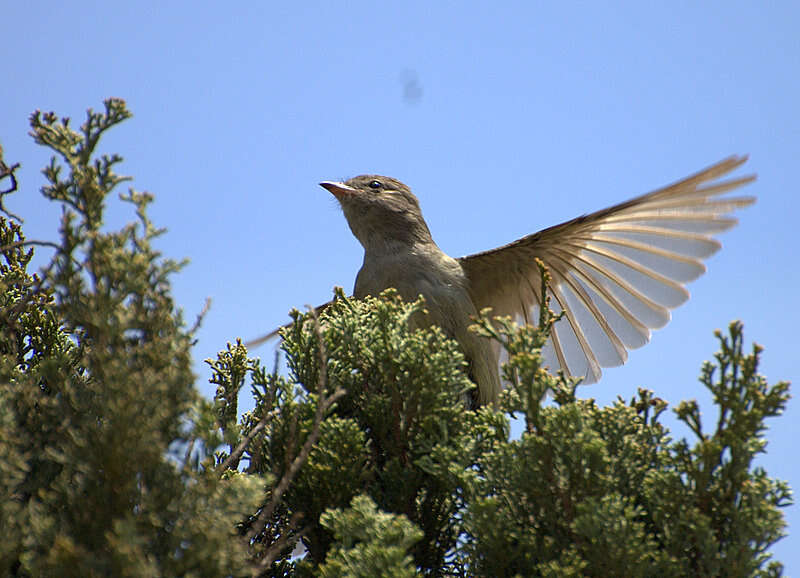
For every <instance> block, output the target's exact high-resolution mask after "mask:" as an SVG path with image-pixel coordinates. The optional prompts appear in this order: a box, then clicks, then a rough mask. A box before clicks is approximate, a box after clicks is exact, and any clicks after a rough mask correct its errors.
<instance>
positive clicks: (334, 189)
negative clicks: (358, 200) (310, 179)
mask: <svg viewBox="0 0 800 578" xmlns="http://www.w3.org/2000/svg"><path fill="white" fill-rule="evenodd" d="M319 186H320V187H322V188H324V189H328V191H330V192H331V194H333V196H334V197H336V198H337V199H339V198H342V197H350V196H352V195H355V194H357V193H358V191H357V190H356V189H354V188H353V187H348V186H347V185H345V184H344V183H337V182H334V181H322V182H321V183H320V184H319Z"/></svg>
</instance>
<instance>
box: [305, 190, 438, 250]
mask: <svg viewBox="0 0 800 578" xmlns="http://www.w3.org/2000/svg"><path fill="white" fill-rule="evenodd" d="M320 186H322V187H324V188H326V189H327V190H328V191H330V192H331V193H332V194H333V196H334V197H336V199H337V200H338V201H339V204H340V205H341V207H342V211H343V212H344V216H345V218H346V219H347V223H348V224H349V225H350V230H351V231H353V235H355V236H356V238H357V239H358V240H359V241H360V242H361V244H362V245H363V246H364V249H366V250H369V249H381V248H384V247H387V246H388V247H391V246H395V247H396V246H397V245H409V246H410V245H414V244H415V243H420V242H422V243H427V242H430V241H431V240H432V239H431V233H430V230H428V225H427V224H426V223H425V219H423V217H422V211H421V210H420V208H419V201H418V200H417V197H415V196H414V194H413V193H412V192H411V189H409V188H408V187H407V186H406V185H404V184H403V183H401V182H400V181H398V180H397V179H393V178H391V177H382V176H380V175H361V176H358V177H354V178H352V179H350V180H348V181H345V182H343V183H340V182H332V181H324V182H321V183H320Z"/></svg>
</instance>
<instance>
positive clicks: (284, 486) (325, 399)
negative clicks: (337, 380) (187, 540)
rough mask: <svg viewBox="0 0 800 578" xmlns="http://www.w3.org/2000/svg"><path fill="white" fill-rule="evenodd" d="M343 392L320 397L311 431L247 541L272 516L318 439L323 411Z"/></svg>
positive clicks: (261, 528) (343, 392)
mask: <svg viewBox="0 0 800 578" xmlns="http://www.w3.org/2000/svg"><path fill="white" fill-rule="evenodd" d="M344 394H345V391H344V389H337V390H336V391H334V392H333V393H332V394H331V395H330V396H325V395H323V396H322V398H320V401H319V405H318V406H317V413H316V415H315V416H314V427H313V428H312V429H311V433H310V434H308V437H307V438H306V441H305V443H304V444H303V448H302V449H301V450H300V453H299V454H297V457H296V458H295V459H294V460H293V461H292V464H291V465H290V466H289V469H288V470H287V471H286V472H285V473H284V474H283V476H282V477H281V479H280V481H279V482H278V485H277V486H275V489H274V490H273V491H272V497H271V498H270V501H269V503H268V504H267V505H266V506H264V509H262V510H261V512H260V513H259V514H258V518H257V519H256V521H255V523H254V524H253V527H252V528H251V529H250V531H249V532H248V533H247V540H248V541H250V540H252V539H253V538H255V537H256V535H257V534H258V533H259V532H261V531H262V530H263V529H264V527H265V526H266V523H267V520H269V519H270V518H271V517H272V514H273V513H274V512H275V508H276V507H277V506H278V502H280V500H281V498H282V497H283V494H285V493H286V490H288V489H289V484H291V483H292V481H293V480H294V478H295V476H297V473H298V472H299V471H300V468H301V467H303V464H305V463H306V460H308V454H310V453H311V448H313V447H314V444H315V443H317V440H318V439H319V434H320V425H321V424H322V418H323V417H324V416H325V413H327V411H328V410H329V409H330V407H331V406H332V405H333V404H334V403H335V402H336V401H338V400H339V398H341V397H342V396H343V395H344Z"/></svg>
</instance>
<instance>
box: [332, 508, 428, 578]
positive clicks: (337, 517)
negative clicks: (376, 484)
mask: <svg viewBox="0 0 800 578" xmlns="http://www.w3.org/2000/svg"><path fill="white" fill-rule="evenodd" d="M320 522H321V523H322V525H323V526H324V527H325V528H327V529H328V530H330V531H331V533H332V534H333V538H334V540H335V545H334V546H333V547H332V548H331V551H330V553H329V554H328V556H327V558H326V559H325V563H324V564H322V565H321V566H320V568H319V574H320V576H323V577H325V578H338V577H344V576H353V577H355V576H358V577H363V578H372V577H373V576H392V577H396V578H403V577H411V576H416V569H415V568H414V565H413V560H412V559H411V556H409V555H408V554H407V552H408V551H409V550H410V549H411V546H412V545H413V544H414V543H415V542H417V541H418V540H419V539H420V538H422V532H420V531H419V530H418V529H417V528H416V527H415V526H414V525H413V524H412V523H411V522H409V521H408V519H407V518H406V517H405V516H402V515H397V514H386V513H384V512H381V511H379V510H378V509H377V508H376V507H375V502H373V501H372V500H371V499H369V498H368V497H366V496H356V497H355V498H353V504H352V507H351V508H350V509H348V510H344V511H342V510H339V509H334V510H329V511H327V512H325V513H324V514H323V515H322V517H321V518H320Z"/></svg>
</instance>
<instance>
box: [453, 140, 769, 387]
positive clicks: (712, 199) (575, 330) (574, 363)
mask: <svg viewBox="0 0 800 578" xmlns="http://www.w3.org/2000/svg"><path fill="white" fill-rule="evenodd" d="M746 160H747V157H746V156H744V157H737V156H733V157H730V158H728V159H725V160H723V161H721V162H718V163H717V164H715V165H713V166H711V167H708V168H707V169H704V170H702V171H700V172H699V173H697V174H695V175H692V176H690V177H688V178H686V179H683V180H681V181H678V182H677V183H674V184H672V185H669V186H667V187H664V188H662V189H658V190H656V191H653V192H651V193H648V194H646V195H642V196H640V197H636V198H635V199H631V200H630V201H627V202H624V203H620V204H619V205H615V206H613V207H609V208H607V209H603V210H601V211H597V212H595V213H591V214H589V215H585V216H582V217H578V218H577V219H573V220H571V221H567V222H566V223H562V224H560V225H556V226H554V227H550V228H548V229H544V230H543V231H539V232H538V233H534V234H533V235H528V236H527V237H523V238H522V239H519V240H517V241H514V242H513V243H509V244H508V245H505V246H503V247H498V248H497V249H493V250H491V251H485V252H483V253H476V254H474V255H469V256H466V257H462V258H461V259H460V263H461V265H462V266H463V268H464V271H465V273H466V275H467V277H468V278H469V280H470V287H471V290H472V293H473V295H472V297H473V299H474V301H475V304H476V306H477V307H478V309H479V310H480V309H482V308H484V307H491V308H492V314H493V315H509V316H511V317H513V318H515V319H516V320H517V321H518V322H525V323H529V322H532V323H536V320H538V307H539V304H540V302H541V299H540V295H539V293H540V291H539V283H540V281H539V272H538V269H537V267H536V264H535V262H534V259H535V258H537V257H538V258H539V259H541V260H542V261H543V262H544V264H545V265H546V266H547V268H548V269H549V270H550V275H551V276H552V285H551V291H552V299H551V305H550V306H551V308H552V309H553V311H554V312H555V313H560V312H561V311H564V312H565V313H564V317H563V318H562V319H561V320H559V321H558V322H556V324H555V325H554V327H553V332H552V335H551V339H550V340H548V343H547V346H546V347H545V349H544V355H545V360H546V362H547V363H548V365H549V366H550V367H551V368H552V369H554V370H555V369H558V368H561V369H563V370H565V372H567V373H568V374H570V375H574V376H584V377H585V383H594V382H595V381H597V380H598V379H599V378H600V375H601V373H602V372H601V369H600V368H601V367H612V366H616V365H621V364H622V363H624V362H625V361H626V359H627V356H628V352H627V350H628V349H634V348H636V347H641V346H642V345H644V344H645V343H647V342H648V341H649V339H650V330H651V329H657V328H660V327H663V326H664V325H666V323H667V322H668V321H669V319H670V312H669V311H670V309H673V308H675V307H677V306H678V305H680V304H682V303H683V302H684V301H686V300H687V299H688V298H689V292H688V291H687V290H686V288H685V287H684V285H685V284H686V283H687V282H689V281H692V280H693V279H695V278H697V277H699V276H700V275H702V274H703V273H704V272H705V266H704V265H703V263H702V260H703V259H705V258H706V257H708V256H710V255H712V254H713V253H715V252H716V251H717V250H718V249H719V248H720V246H721V245H720V244H719V242H718V241H716V240H715V239H714V238H713V236H714V235H715V234H716V233H720V232H721V231H724V230H726V229H729V228H730V227H732V226H734V225H735V224H736V222H737V221H736V219H734V218H733V217H730V216H729V213H731V212H732V211H734V210H735V209H738V208H741V207H746V206H748V205H750V204H752V203H753V202H755V198H753V197H736V198H731V197H728V198H724V197H723V198H720V195H723V194H724V193H727V192H729V191H731V190H732V189H735V188H737V187H740V186H742V185H744V184H747V183H749V182H751V181H753V180H755V176H754V175H751V176H745V177H739V178H733V179H729V180H720V179H721V178H722V177H723V176H725V175H727V174H728V173H730V172H731V171H733V170H734V169H736V168H737V167H739V166H740V165H742V164H743V163H744V162H745V161H746Z"/></svg>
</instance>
